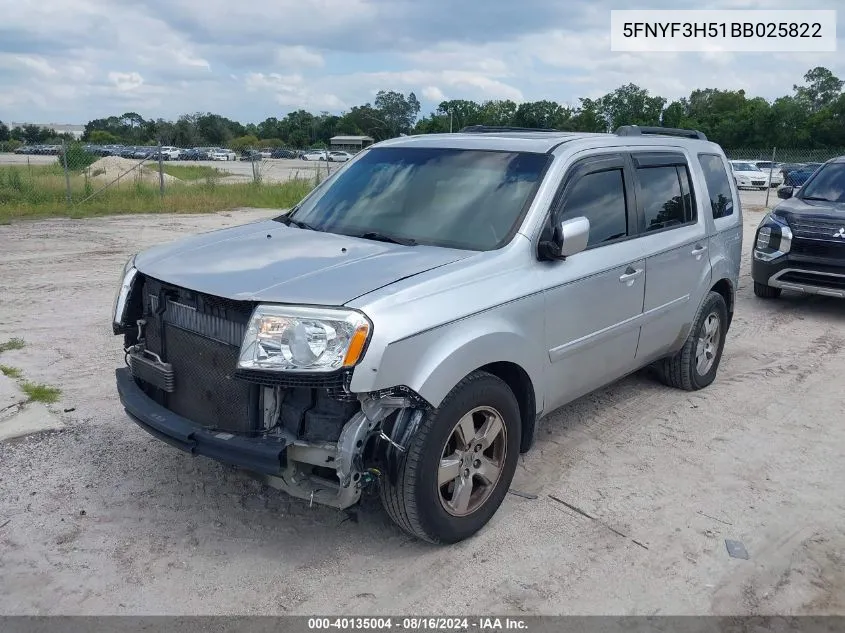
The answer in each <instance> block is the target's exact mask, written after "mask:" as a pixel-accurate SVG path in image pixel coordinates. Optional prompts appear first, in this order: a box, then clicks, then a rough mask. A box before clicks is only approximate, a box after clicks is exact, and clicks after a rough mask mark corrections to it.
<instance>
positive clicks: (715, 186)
mask: <svg viewBox="0 0 845 633" xmlns="http://www.w3.org/2000/svg"><path fill="white" fill-rule="evenodd" d="M698 160H699V162H700V163H701V169H702V171H703V172H704V182H705V183H706V184H707V195H708V196H709V197H710V208H711V209H712V211H713V219H714V220H718V219H719V218H725V217H728V216H730V215H733V212H734V201H733V190H732V189H731V181H730V177H729V176H728V172H727V171H726V170H725V163H724V161H723V160H722V157H721V156H719V155H718V154H699V155H698Z"/></svg>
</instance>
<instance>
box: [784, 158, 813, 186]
mask: <svg viewBox="0 0 845 633" xmlns="http://www.w3.org/2000/svg"><path fill="white" fill-rule="evenodd" d="M821 165H822V163H805V164H802V165H795V166H793V168H792V169H789V170H787V171H786V174H785V175H784V178H783V186H784V187H793V188H795V189H797V188H799V187H801V186H802V185H803V184H804V183H805V182H807V180H809V178H810V176H812V175H813V174H814V173H815V172H816V170H817V169H818V168H819V167H820V166H821Z"/></svg>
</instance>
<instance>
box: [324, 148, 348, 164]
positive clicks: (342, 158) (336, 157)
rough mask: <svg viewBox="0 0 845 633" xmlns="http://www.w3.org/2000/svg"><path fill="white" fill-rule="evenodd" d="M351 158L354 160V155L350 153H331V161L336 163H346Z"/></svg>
mask: <svg viewBox="0 0 845 633" xmlns="http://www.w3.org/2000/svg"><path fill="white" fill-rule="evenodd" d="M350 158H352V154H350V153H349V152H341V151H335V152H329V160H331V161H334V162H336V163H345V162H346V161H348V160H349V159H350Z"/></svg>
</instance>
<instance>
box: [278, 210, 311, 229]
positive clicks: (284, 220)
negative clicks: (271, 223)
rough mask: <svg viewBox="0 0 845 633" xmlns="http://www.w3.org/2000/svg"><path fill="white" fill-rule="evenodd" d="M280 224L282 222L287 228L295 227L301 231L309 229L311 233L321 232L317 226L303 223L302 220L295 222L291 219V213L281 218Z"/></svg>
mask: <svg viewBox="0 0 845 633" xmlns="http://www.w3.org/2000/svg"><path fill="white" fill-rule="evenodd" d="M279 222H281V223H282V224H285V225H287V226H295V227H297V228H300V229H308V230H309V231H319V230H320V229H318V228H317V227H315V226H311V225H310V224H308V223H307V222H302V221H301V220H294V219H293V218H292V217H290V213H288V214H287V215H283V216H282V217H280V218H279Z"/></svg>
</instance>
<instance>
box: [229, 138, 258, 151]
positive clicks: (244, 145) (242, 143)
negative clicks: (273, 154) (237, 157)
mask: <svg viewBox="0 0 845 633" xmlns="http://www.w3.org/2000/svg"><path fill="white" fill-rule="evenodd" d="M256 147H258V137H255V136H252V135H246V136H239V137H238V138H233V139H232V140H231V141H229V149H231V150H233V151H235V152H238V153H240V152H242V151H244V150H245V149H255V148H256Z"/></svg>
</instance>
